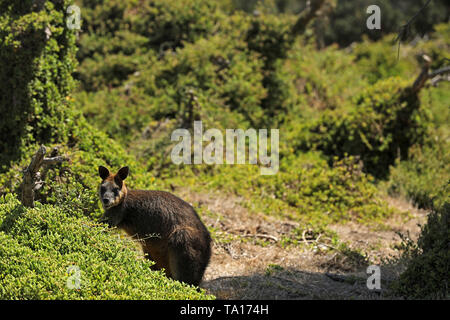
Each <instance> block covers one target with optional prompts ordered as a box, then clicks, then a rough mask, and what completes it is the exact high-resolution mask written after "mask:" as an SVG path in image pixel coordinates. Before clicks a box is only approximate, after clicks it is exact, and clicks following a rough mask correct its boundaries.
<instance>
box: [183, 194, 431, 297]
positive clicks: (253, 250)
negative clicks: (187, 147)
mask: <svg viewBox="0 0 450 320" xmlns="http://www.w3.org/2000/svg"><path fill="white" fill-rule="evenodd" d="M175 193H176V194H177V195H179V196H181V197H182V198H184V199H187V200H188V201H190V202H191V203H192V204H193V205H194V206H195V207H196V208H200V210H201V211H202V212H207V214H203V215H202V219H203V221H204V222H205V224H206V225H207V226H208V227H210V228H211V229H212V230H214V234H215V237H216V241H215V243H214V247H213V255H212V258H211V263H210V265H209V266H208V268H207V270H206V273H205V276H204V280H203V282H202V284H201V287H203V288H205V289H206V290H207V291H208V292H209V293H212V294H214V295H215V296H216V297H217V298H218V299H380V298H385V297H386V296H385V294H384V291H383V281H384V280H389V278H390V277H392V276H393V275H395V274H397V273H398V270H396V268H395V266H394V267H393V266H384V267H382V290H381V292H374V291H371V290H368V289H367V287H366V279H367V277H368V275H367V274H366V273H365V270H366V267H367V263H365V262H368V261H370V263H372V264H378V263H381V262H382V261H383V259H385V258H386V257H389V256H393V255H395V254H396V253H397V252H396V250H395V249H394V246H395V245H396V244H397V243H398V242H399V241H400V237H399V236H398V235H397V232H402V233H407V232H409V233H410V236H411V238H413V239H415V238H417V236H418V234H419V231H420V228H419V227H418V225H417V224H418V223H423V222H424V221H425V220H426V214H427V212H425V211H423V210H417V209H416V208H414V207H413V206H412V205H410V204H409V203H408V202H406V201H404V200H401V199H388V201H389V203H390V205H391V206H394V207H396V208H398V209H400V210H401V211H403V212H405V211H406V212H408V214H407V215H405V214H403V215H394V216H393V217H391V218H389V220H387V221H386V222H385V227H384V228H382V229H381V230H380V228H379V225H378V226H376V227H375V226H374V227H372V226H368V225H361V224H358V223H355V222H350V223H346V224H342V225H340V224H339V225H332V226H330V229H331V230H333V231H335V232H336V233H337V235H338V237H339V239H340V240H341V241H343V242H345V243H346V244H347V246H346V252H344V251H343V250H341V249H340V248H337V247H335V246H333V245H329V242H327V241H326V240H325V239H323V238H322V239H317V238H316V239H310V238H308V236H307V235H306V236H305V234H303V238H304V240H305V241H303V242H301V243H300V244H298V245H289V246H284V245H282V243H281V241H280V240H281V239H282V238H283V236H287V235H289V233H290V232H291V231H292V230H293V229H294V228H298V227H299V225H298V223H296V222H294V221H290V220H281V219H275V218H274V217H269V216H265V215H263V214H254V213H250V212H249V211H248V210H247V209H246V208H244V207H243V206H241V205H240V203H241V201H242V199H240V198H239V197H236V196H224V195H219V194H192V193H190V192H188V191H187V190H184V189H177V190H176V191H175ZM359 252H362V253H364V255H365V258H366V260H365V261H364V259H360V258H361V257H360V256H359ZM356 260H359V261H356ZM330 272H331V273H332V274H336V273H339V274H341V275H343V276H340V277H330V276H327V274H330ZM332 278H333V279H334V280H333V279H332Z"/></svg>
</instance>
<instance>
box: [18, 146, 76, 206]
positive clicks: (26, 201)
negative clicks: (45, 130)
mask: <svg viewBox="0 0 450 320" xmlns="http://www.w3.org/2000/svg"><path fill="white" fill-rule="evenodd" d="M55 150H56V151H55ZM46 152H47V150H46V149H45V146H43V145H42V146H40V147H39V149H38V151H37V152H36V153H35V154H34V156H33V158H32V159H31V162H30V164H29V165H28V167H26V168H25V170H24V171H23V180H22V184H21V191H22V192H21V201H22V204H23V205H24V206H26V207H30V208H33V207H34V193H35V191H37V190H39V189H40V188H41V187H42V186H43V184H44V182H43V177H44V176H45V173H44V174H43V175H41V173H40V172H39V169H40V168H41V166H43V165H44V172H46V170H47V166H49V165H52V164H56V163H60V162H63V161H67V160H68V158H66V157H61V156H57V155H56V153H57V149H53V152H52V156H53V157H51V158H45V157H44V156H45V153H46Z"/></svg>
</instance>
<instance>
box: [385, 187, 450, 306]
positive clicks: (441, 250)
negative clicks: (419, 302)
mask: <svg viewBox="0 0 450 320" xmlns="http://www.w3.org/2000/svg"><path fill="white" fill-rule="evenodd" d="M441 192H442V193H443V196H444V197H445V202H444V203H443V204H441V205H439V204H437V206H436V207H435V208H434V209H433V211H432V212H431V213H430V214H429V215H428V219H427V223H426V224H425V225H424V226H423V227H422V230H421V234H420V237H419V239H418V241H417V244H416V245H412V246H411V245H410V246H408V249H409V250H408V251H406V252H405V255H406V257H407V261H408V263H407V267H406V270H405V271H404V272H403V273H402V274H401V275H400V277H399V279H398V280H396V281H395V282H394V283H393V284H392V290H393V292H394V294H397V295H401V296H404V297H406V298H408V299H449V298H450V290H449V277H448V275H449V274H450V248H449V244H450V183H448V184H447V186H446V187H445V188H444V189H443V190H442V191H441Z"/></svg>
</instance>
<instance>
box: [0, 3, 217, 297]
mask: <svg viewBox="0 0 450 320" xmlns="http://www.w3.org/2000/svg"><path fill="white" fill-rule="evenodd" d="M72 3H73V2H72V1H21V2H13V3H11V2H10V1H1V2H0V12H1V16H0V58H1V64H2V69H1V71H0V77H1V81H2V86H1V89H0V90H1V101H0V106H1V112H2V114H4V115H5V117H3V118H2V119H1V122H0V130H1V136H2V139H1V142H0V146H1V165H2V167H1V172H2V175H1V177H0V194H1V195H4V196H2V197H1V205H0V207H1V209H0V221H1V223H0V230H1V232H0V241H1V246H0V247H1V252H0V297H1V298H2V299H63V298H64V299H96V298H97V299H152V298H153V299H194V298H197V299H205V298H211V297H210V296H207V295H205V294H204V292H197V291H196V289H194V288H190V287H188V286H186V285H184V284H180V283H177V282H176V281H173V280H169V279H167V278H166V277H165V276H163V275H162V274H161V273H157V272H152V271H150V269H149V266H150V262H149V261H144V260H143V259H142V258H141V259H139V251H138V250H137V248H136V246H131V245H130V244H129V243H128V244H127V242H126V241H125V242H124V241H121V240H119V239H118V238H117V234H114V233H113V232H111V231H106V230H105V226H104V225H103V224H99V225H96V224H95V223H94V222H93V220H92V219H90V218H88V217H86V216H94V217H95V216H98V215H99V213H100V210H99V206H98V201H97V197H96V185H97V184H98V178H97V168H98V165H100V164H107V165H109V166H112V167H119V166H121V165H123V164H129V165H131V166H132V167H133V168H134V173H135V174H136V175H137V174H138V173H140V175H139V176H138V177H137V179H135V180H134V182H132V183H131V185H133V183H137V184H139V179H142V180H141V181H144V184H146V185H147V186H148V185H150V184H151V179H150V176H148V175H146V173H145V172H144V170H143V167H142V166H140V165H139V164H138V163H137V162H136V161H135V159H134V157H133V156H131V155H129V154H128V153H127V152H126V151H125V150H124V149H123V148H122V147H121V146H120V145H119V144H118V143H116V142H115V141H114V140H112V139H110V138H108V137H107V136H106V135H105V134H104V133H102V132H101V131H100V130H98V129H96V128H95V127H93V126H91V125H90V124H89V123H87V121H86V120H85V118H84V116H83V114H82V113H81V111H80V110H77V109H76V108H75V107H74V106H73V103H72V100H73V99H72V97H71V91H72V90H73V89H74V80H73V78H72V73H73V71H74V67H75V65H76V60H75V51H76V47H75V38H76V36H75V31H74V30H69V29H68V28H67V27H66V8H67V7H68V6H69V5H70V4H72ZM40 144H46V145H47V146H60V147H61V148H60V152H61V153H63V154H65V155H66V156H68V157H69V158H70V163H69V164H64V165H63V164H61V165H58V167H56V168H55V170H49V172H48V174H47V176H46V179H45V181H44V188H43V189H42V190H41V191H40V193H39V195H38V197H37V200H38V202H36V208H34V209H26V208H24V207H23V206H22V205H21V204H20V203H19V201H18V200H17V199H16V198H15V196H13V195H12V194H11V192H16V193H17V192H18V191H19V190H20V181H21V170H22V169H23V168H24V167H25V166H26V165H27V164H28V162H29V161H30V159H31V156H32V155H33V154H34V152H35V151H36V150H37V146H39V145H40ZM72 264H75V265H77V266H78V267H79V268H80V269H81V272H82V275H81V280H82V281H83V282H82V283H83V284H82V287H81V289H80V290H72V289H70V288H68V287H67V286H66V280H67V279H68V277H69V276H70V274H66V272H67V271H66V270H67V268H68V267H69V266H70V265H72Z"/></svg>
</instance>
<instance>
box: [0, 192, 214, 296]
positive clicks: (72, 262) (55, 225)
mask: <svg viewBox="0 0 450 320" xmlns="http://www.w3.org/2000/svg"><path fill="white" fill-rule="evenodd" d="M0 243H1V246H0V299H210V298H211V296H208V295H205V294H204V292H198V291H197V290H196V289H195V288H193V287H189V286H186V285H183V284H181V283H179V282H177V281H173V280H169V279H168V278H167V277H166V276H165V275H164V274H163V272H160V271H158V272H155V271H150V266H151V264H152V262H151V261H149V260H147V259H144V258H143V257H142V255H141V254H139V253H138V251H137V249H136V244H135V243H134V242H133V241H131V240H128V239H127V238H121V237H119V234H117V233H115V232H114V231H112V230H110V229H108V228H107V227H106V225H103V224H96V223H93V222H92V221H91V220H89V219H87V218H84V217H83V216H79V215H78V214H77V213H76V212H73V211H70V209H69V207H66V208H61V207H59V206H57V205H55V206H52V205H41V204H39V203H37V205H36V208H34V209H27V208H24V207H23V206H22V205H21V204H20V202H19V201H18V200H17V199H16V198H15V197H13V196H11V195H8V196H6V197H0ZM71 266H76V267H78V268H79V270H80V272H81V273H80V283H79V286H80V287H79V288H73V287H70V285H69V286H67V282H68V281H70V280H71V279H72V278H73V277H74V276H75V274H73V273H72V272H71V271H70V270H69V267H71ZM72 288H73V289H72Z"/></svg>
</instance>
